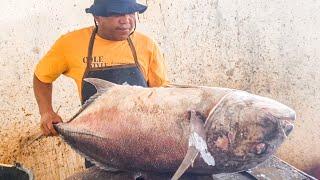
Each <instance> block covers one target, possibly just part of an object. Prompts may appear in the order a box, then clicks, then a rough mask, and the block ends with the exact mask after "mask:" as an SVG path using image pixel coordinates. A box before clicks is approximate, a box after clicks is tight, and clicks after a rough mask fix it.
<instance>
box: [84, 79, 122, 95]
mask: <svg viewBox="0 0 320 180" xmlns="http://www.w3.org/2000/svg"><path fill="white" fill-rule="evenodd" d="M83 80H84V81H86V82H88V83H90V84H92V85H94V87H95V88H96V89H97V94H102V93H104V92H105V91H107V90H108V89H109V88H111V87H114V86H118V85H117V84H114V83H112V82H109V81H106V80H103V79H98V78H85V79H83Z"/></svg>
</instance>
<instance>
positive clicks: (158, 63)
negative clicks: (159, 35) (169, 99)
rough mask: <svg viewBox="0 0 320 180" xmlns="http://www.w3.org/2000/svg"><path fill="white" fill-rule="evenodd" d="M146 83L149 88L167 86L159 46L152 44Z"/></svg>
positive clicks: (167, 82)
mask: <svg viewBox="0 0 320 180" xmlns="http://www.w3.org/2000/svg"><path fill="white" fill-rule="evenodd" d="M148 83H149V86H150V87H159V86H165V85H167V84H169V81H168V76H167V67H166V64H165V61H164V57H163V55H162V54H161V51H160V49H159V46H158V45H157V44H156V43H155V42H154V43H153V51H152V56H151V59H150V63H149V72H148Z"/></svg>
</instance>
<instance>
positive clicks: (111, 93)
mask: <svg viewBox="0 0 320 180" xmlns="http://www.w3.org/2000/svg"><path fill="white" fill-rule="evenodd" d="M87 81H89V82H91V83H92V84H93V85H95V86H96V88H97V94H96V95H95V96H94V97H93V98H92V99H91V100H89V102H88V103H87V104H85V105H84V108H83V109H82V110H81V111H80V112H79V113H78V114H77V115H76V116H74V117H73V118H72V119H71V120H70V121H68V122H66V123H61V124H58V125H56V126H55V128H56V130H57V131H58V132H59V134H60V135H61V136H62V137H63V139H64V140H65V141H66V142H67V143H68V144H69V145H70V146H71V147H72V148H73V149H75V150H76V151H77V152H79V153H80V154H82V155H83V156H84V157H86V158H88V159H89V160H91V161H92V162H94V163H95V164H97V165H98V166H99V167H102V168H104V169H106V170H111V171H112V170H114V171H116V170H123V171H130V172H140V171H141V172H156V173H174V172H175V171H176V170H177V169H178V168H179V167H180V165H181V163H182V162H183V161H186V163H185V167H184V170H181V174H182V173H184V172H185V171H187V173H192V174H202V175H203V174H204V175H205V174H216V173H231V172H238V171H243V170H247V169H250V168H252V167H255V166H256V165H258V164H259V163H261V162H263V161H265V160H266V159H267V158H268V157H269V156H271V155H272V154H274V153H275V151H276V150H277V148H278V147H279V146H280V145H281V143H282V142H283V141H284V139H285V137H286V136H287V135H288V134H289V133H290V131H291V130H292V128H293V121H294V120H295V112H294V111H293V110H292V109H291V108H289V107H287V106H285V105H283V104H281V103H279V102H277V101H274V100H271V99H269V98H265V97H261V96H257V95H253V94H250V93H247V92H244V91H239V90H233V89H227V88H217V87H205V86H201V87H189V88H179V87H170V88H143V87H138V86H129V85H115V84H112V83H109V82H105V81H103V80H98V79H87ZM192 149H193V151H192ZM189 151H190V152H191V153H190V152H189ZM186 154H191V155H190V158H186ZM184 159H186V160H184ZM182 164H184V163H182ZM190 165H191V166H192V167H189V166H190ZM181 166H182V165H181ZM179 169H180V168H179ZM182 169H183V168H182Z"/></svg>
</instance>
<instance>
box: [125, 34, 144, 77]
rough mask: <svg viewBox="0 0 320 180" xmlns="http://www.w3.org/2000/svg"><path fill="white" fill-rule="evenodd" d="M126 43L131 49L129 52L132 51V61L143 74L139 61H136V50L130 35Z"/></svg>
mask: <svg viewBox="0 0 320 180" xmlns="http://www.w3.org/2000/svg"><path fill="white" fill-rule="evenodd" d="M127 40H128V43H129V46H130V49H131V52H132V55H133V58H134V63H135V64H136V66H137V67H138V69H139V70H140V73H141V74H142V75H143V76H145V73H144V70H143V69H142V68H141V66H140V64H139V61H138V56H137V51H136V48H135V47H134V45H133V42H132V40H131V38H130V36H129V37H128V39H127ZM144 79H146V77H144Z"/></svg>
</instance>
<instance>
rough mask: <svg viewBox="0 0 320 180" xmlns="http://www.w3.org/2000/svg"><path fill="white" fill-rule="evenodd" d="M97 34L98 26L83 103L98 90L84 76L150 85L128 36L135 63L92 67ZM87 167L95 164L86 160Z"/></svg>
mask: <svg viewBox="0 0 320 180" xmlns="http://www.w3.org/2000/svg"><path fill="white" fill-rule="evenodd" d="M96 34H97V28H95V29H94V30H93V32H92V34H91V38H90V42H89V47H88V58H87V59H88V60H87V67H86V70H85V73H84V75H83V78H82V92H81V95H82V100H81V102H82V104H84V103H85V102H86V100H88V99H89V98H90V97H91V96H92V95H94V94H95V93H96V92H97V91H96V89H95V87H94V86H93V85H92V84H90V83H88V82H86V81H83V79H84V78H99V79H103V80H107V81H110V82H113V83H115V84H123V83H127V84H129V85H136V86H142V87H148V84H147V82H146V80H145V78H144V76H143V73H142V69H141V67H140V65H139V63H138V58H137V53H136V50H135V47H134V45H133V43H132V40H131V39H130V37H128V39H127V41H128V44H129V46H130V49H131V52H132V55H133V58H134V62H135V64H132V65H120V66H113V67H105V68H93V67H92V64H91V62H92V59H93V58H92V52H93V45H94V41H95V36H96ZM85 166H86V168H89V167H91V166H93V164H91V163H90V162H89V161H87V160H86V161H85Z"/></svg>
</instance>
